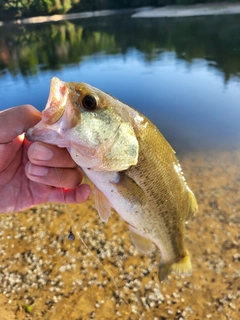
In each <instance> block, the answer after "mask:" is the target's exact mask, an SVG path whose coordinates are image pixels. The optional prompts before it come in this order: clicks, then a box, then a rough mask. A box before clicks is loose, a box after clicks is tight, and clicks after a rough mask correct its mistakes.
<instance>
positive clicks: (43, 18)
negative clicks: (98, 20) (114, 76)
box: [0, 7, 154, 27]
mask: <svg viewBox="0 0 240 320" xmlns="http://www.w3.org/2000/svg"><path fill="white" fill-rule="evenodd" d="M151 9H154V8H153V7H142V8H133V9H117V10H116V9H113V10H99V11H86V12H76V13H67V14H54V15H52V16H37V17H30V18H24V19H17V20H11V21H0V27H1V26H5V25H9V24H11V25H12V24H35V23H44V22H55V21H64V20H75V19H86V18H93V17H106V16H111V15H116V14H127V13H129V14H134V13H139V12H141V11H148V10H151Z"/></svg>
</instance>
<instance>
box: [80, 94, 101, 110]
mask: <svg viewBox="0 0 240 320" xmlns="http://www.w3.org/2000/svg"><path fill="white" fill-rule="evenodd" d="M82 105H83V108H84V109H86V110H88V111H93V110H95V109H96V108H97V106H98V102H97V99H96V98H95V97H94V96H91V95H89V94H87V95H86V96H85V97H83V99H82Z"/></svg>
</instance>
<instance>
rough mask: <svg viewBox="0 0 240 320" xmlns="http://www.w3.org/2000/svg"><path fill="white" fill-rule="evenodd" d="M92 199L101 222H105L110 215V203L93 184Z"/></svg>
mask: <svg viewBox="0 0 240 320" xmlns="http://www.w3.org/2000/svg"><path fill="white" fill-rule="evenodd" d="M94 201H95V207H96V210H97V211H98V214H99V217H100V218H101V220H102V221H103V222H107V221H108V219H109V217H110V215H111V205H110V203H109V201H108V199H107V198H106V197H105V195H104V194H103V193H102V191H100V190H99V189H98V188H97V187H96V186H94Z"/></svg>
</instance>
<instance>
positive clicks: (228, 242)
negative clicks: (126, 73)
mask: <svg viewBox="0 0 240 320" xmlns="http://www.w3.org/2000/svg"><path fill="white" fill-rule="evenodd" d="M239 163H240V150H235V151H233V152H211V153H208V154H189V155H186V156H184V157H183V158H182V159H181V164H182V166H183V170H184V172H185V175H186V178H187V180H188V182H189V185H190V187H191V188H192V190H193V191H194V192H195V194H196V197H197V199H198V203H199V212H198V214H197V215H196V216H195V217H194V218H193V219H192V220H191V221H189V223H188V225H187V234H186V245H187V247H188V249H189V252H190V253H191V257H192V263H193V275H192V276H189V277H180V276H178V275H174V274H171V275H170V276H168V279H167V280H166V281H165V282H163V283H159V282H158V280H157V268H158V264H159V261H160V257H159V254H158V252H157V251H156V252H154V253H153V254H152V255H151V256H143V255H140V254H139V253H138V252H137V251H136V250H135V248H134V247H133V246H132V244H131V242H130V237H129V232H128V228H127V226H126V224H125V223H124V222H123V220H122V219H120V218H119V216H118V215H117V214H113V215H112V217H111V218H110V219H109V222H108V223H107V224H106V225H105V224H103V223H102V222H101V221H100V219H99V217H98V215H97V213H96V211H95V209H94V207H93V202H92V199H90V200H89V201H88V202H86V203H84V204H82V205H78V206H68V210H67V211H68V213H67V212H66V208H65V206H64V205H49V204H46V205H43V206H39V207H37V208H33V209H31V210H28V211H25V212H22V213H18V214H14V215H11V216H3V215H2V216H1V217H0V254H1V255H0V318H1V320H23V319H24V320H25V319H37V320H40V319H41V320H42V319H46V320H62V319H69V320H80V319H84V320H85V319H86V320H89V319H99V320H102V319H109V320H110V319H111V320H113V319H131V320H132V319H133V320H134V319H136V320H137V319H147V320H148V319H151V320H160V319H161V320H163V319H176V320H177V319H178V320H180V319H181V320H186V319H189V320H192V319H194V320H203V319H214V320H215V319H216V320H226V319H228V320H237V319H239V314H240V251H239V249H240V170H239ZM71 226H72V227H73V232H74V233H75V236H76V239H75V241H73V242H70V241H69V240H68V238H67V237H68V232H69V228H70V227H71ZM80 237H81V239H80ZM82 240H83V241H84V242H85V244H86V246H87V247H86V246H85V245H84V244H83V242H82ZM87 248H89V249H87ZM89 250H90V251H91V252H92V253H93V254H92V253H90V251H89ZM96 257H97V258H96ZM99 261H101V262H99ZM110 274H111V275H110ZM29 305H33V311H32V313H31V314H27V313H26V309H25V308H26V306H29Z"/></svg>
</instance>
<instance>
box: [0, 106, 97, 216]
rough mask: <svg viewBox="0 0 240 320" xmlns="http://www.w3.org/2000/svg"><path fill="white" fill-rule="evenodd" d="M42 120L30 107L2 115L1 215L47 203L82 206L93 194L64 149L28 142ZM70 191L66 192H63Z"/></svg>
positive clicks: (0, 151)
mask: <svg viewBox="0 0 240 320" xmlns="http://www.w3.org/2000/svg"><path fill="white" fill-rule="evenodd" d="M40 120H41V113H40V112H39V111H38V110H37V109H35V108H34V107H33V106H31V105H23V106H18V107H14V108H11V109H7V110H4V111H1V112H0V213H4V212H5V213H7V212H17V211H21V210H24V209H26V208H30V207H32V206H35V205H37V204H41V203H44V202H63V203H81V202H84V201H86V200H87V198H88V197H89V196H90V194H91V189H90V186H89V185H87V184H81V185H79V184H80V183H81V181H82V178H83V173H82V171H81V170H80V169H79V167H78V166H77V165H76V163H75V162H74V161H73V160H72V158H71V157H70V155H69V153H68V151H67V150H66V149H65V148H58V147H57V146H53V145H48V144H45V143H41V142H33V143H32V142H30V141H28V140H26V138H25V136H24V132H26V131H27V129H28V128H30V127H33V126H34V125H35V124H37V123H38V122H39V121H40ZM62 188H67V189H62Z"/></svg>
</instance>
